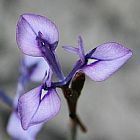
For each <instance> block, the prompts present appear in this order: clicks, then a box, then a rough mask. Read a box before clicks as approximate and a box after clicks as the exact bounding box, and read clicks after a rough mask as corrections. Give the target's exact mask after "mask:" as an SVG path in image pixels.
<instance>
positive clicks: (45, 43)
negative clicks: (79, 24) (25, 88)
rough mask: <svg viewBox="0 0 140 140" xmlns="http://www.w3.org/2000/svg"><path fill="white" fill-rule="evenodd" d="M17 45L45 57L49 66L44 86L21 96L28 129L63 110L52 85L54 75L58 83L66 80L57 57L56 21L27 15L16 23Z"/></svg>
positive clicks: (20, 106)
mask: <svg viewBox="0 0 140 140" xmlns="http://www.w3.org/2000/svg"><path fill="white" fill-rule="evenodd" d="M16 35H17V43H18V46H19V48H20V49H21V50H22V51H23V53H25V54H27V55H32V56H36V57H44V58H45V60H46V61H47V62H48V64H49V66H50V67H49V68H47V73H46V75H45V78H44V80H43V83H42V84H41V85H40V86H38V87H37V88H35V89H33V90H31V91H29V92H28V93H26V94H24V95H23V96H21V97H20V99H19V103H18V112H19V115H20V118H21V124H22V127H23V128H24V129H28V127H29V126H32V125H34V124H37V123H41V122H44V121H47V120H49V119H51V118H52V117H54V116H55V115H56V114H57V113H58V111H59V109H60V98H59V97H58V95H57V93H56V90H55V88H50V89H48V90H45V89H44V85H47V87H50V86H51V77H52V74H53V72H54V73H55V74H56V76H57V77H58V79H59V80H64V76H63V73H62V71H61V68H60V64H59V61H58V60H57V56H56V54H55V49H56V47H57V44H58V30H57V28H56V26H55V24H54V23H53V22H51V21H50V20H49V19H47V18H46V17H43V16H39V15H33V14H24V15H22V16H21V17H20V19H19V21H18V24H17V34H16Z"/></svg>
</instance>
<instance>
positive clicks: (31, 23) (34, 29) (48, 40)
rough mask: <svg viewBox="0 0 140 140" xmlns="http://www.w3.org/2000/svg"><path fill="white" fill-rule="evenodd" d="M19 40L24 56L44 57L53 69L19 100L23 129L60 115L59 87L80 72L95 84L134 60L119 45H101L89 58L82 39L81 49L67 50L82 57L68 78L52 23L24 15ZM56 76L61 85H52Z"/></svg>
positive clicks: (130, 54) (111, 43) (20, 23)
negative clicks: (63, 69) (59, 55)
mask: <svg viewBox="0 0 140 140" xmlns="http://www.w3.org/2000/svg"><path fill="white" fill-rule="evenodd" d="M16 38H17V44H18V46H19V48H20V49H21V51H22V52H23V53H25V54H27V55H31V56H34V57H43V58H44V59H45V60H46V61H47V63H48V65H49V67H46V70H47V72H46V73H45V76H44V79H43V81H42V84H41V85H40V86H38V87H36V88H34V89H32V90H31V91H29V92H27V93H25V94H24V95H22V96H21V97H20V98H19V102H18V113H19V116H20V119H21V124H22V127H23V129H28V128H29V127H30V126H33V125H35V124H38V123H42V122H46V121H48V120H50V119H52V118H53V117H54V116H55V115H56V114H57V113H58V112H59V110H60V106H61V103H60V98H59V96H58V94H57V92H56V87H63V86H65V85H66V84H68V83H69V82H70V81H71V79H72V78H73V76H74V75H75V73H76V72H77V71H83V72H84V73H85V74H86V75H87V76H89V77H90V78H91V79H92V80H95V81H103V80H105V79H107V78H108V77H109V76H110V75H112V74H113V73H114V72H115V71H116V70H118V69H119V68H120V67H121V66H122V65H123V64H124V63H125V62H126V61H127V60H128V59H129V58H130V57H131V56H132V52H131V50H129V49H128V48H125V47H123V46H122V45H121V44H118V43H115V42H109V43H105V44H103V45H100V46H98V47H96V48H95V49H93V50H91V51H90V52H89V53H87V54H85V52H84V45H83V41H82V38H81V37H79V38H78V47H71V46H65V47H63V48H64V49H65V50H67V51H69V52H71V53H75V54H77V55H78V56H79V57H80V59H79V60H78V61H77V62H76V63H75V66H74V68H73V69H72V71H71V72H70V73H69V74H68V76H67V77H66V78H65V77H64V75H63V72H62V70H61V67H60V64H59V60H58V58H57V56H56V52H55V50H56V47H57V44H58V40H59V37H58V29H57V27H56V26H55V24H54V23H53V22H52V21H50V20H49V19H48V18H46V17H43V16H39V15H34V14H24V15H22V16H21V17H20V19H19V21H18V24H17V33H16ZM90 61H91V62H90ZM53 73H55V75H56V76H57V78H58V80H59V81H58V82H52V75H53ZM38 75H39V72H38Z"/></svg>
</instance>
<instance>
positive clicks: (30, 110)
mask: <svg viewBox="0 0 140 140" xmlns="http://www.w3.org/2000/svg"><path fill="white" fill-rule="evenodd" d="M41 88H42V87H41V86H39V87H37V88H34V89H32V90H31V91H29V92H27V93H25V94H24V95H22V96H21V97H20V98H19V101H18V113H19V116H20V119H21V125H22V127H23V129H25V130H26V129H27V128H28V127H29V125H30V121H31V119H32V117H33V116H34V114H35V113H36V111H37V109H38V107H39V104H40V92H41Z"/></svg>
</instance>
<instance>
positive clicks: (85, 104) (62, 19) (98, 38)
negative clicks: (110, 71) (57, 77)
mask: <svg viewBox="0 0 140 140" xmlns="http://www.w3.org/2000/svg"><path fill="white" fill-rule="evenodd" d="M28 12H32V13H37V14H41V15H44V16H47V17H49V18H50V19H51V20H53V21H55V23H56V24H57V25H58V28H59V30H60V42H59V48H58V49H57V54H58V56H59V59H60V61H61V63H62V67H63V71H64V72H65V74H66V73H67V72H68V71H70V69H71V68H72V67H71V66H72V64H73V63H74V61H75V59H76V57H75V56H74V55H73V57H72V56H71V55H68V54H67V53H66V52H64V51H63V49H62V48H61V46H62V45H66V44H68V45H69V44H70V45H75V44H76V43H77V42H76V41H77V40H76V39H77V36H78V35H79V34H80V35H82V37H83V39H84V44H85V49H86V51H88V50H90V49H92V48H94V47H96V46H97V45H99V44H102V43H104V42H108V41H116V42H120V43H122V44H124V45H125V46H126V47H128V48H131V49H132V50H133V53H134V55H133V58H132V59H131V60H129V62H128V63H127V64H126V65H124V66H123V67H122V68H121V69H120V70H119V71H118V72H117V73H116V74H115V75H113V76H112V77H111V78H109V79H108V80H107V81H104V82H98V83H96V82H93V81H91V80H90V79H88V78H87V80H86V83H85V86H84V89H83V92H82V95H81V97H80V100H79V104H78V113H79V115H80V116H81V118H82V120H83V121H84V122H85V124H86V125H87V127H88V132H87V133H86V134H83V133H81V132H80V131H78V140H139V139H140V1H138V0H127V1H126V0H39V1H38V0H0V88H2V89H4V90H5V91H6V92H7V94H8V95H9V96H10V97H11V98H14V95H15V92H16V84H17V78H18V76H19V73H18V64H19V57H20V51H19V49H18V48H17V44H16V40H15V29H16V23H17V20H18V17H19V15H21V14H23V13H28ZM60 96H61V99H62V107H61V111H60V113H59V114H58V116H57V117H55V118H54V119H53V120H51V121H49V122H48V123H47V124H46V125H45V126H44V127H43V129H42V131H41V132H40V133H39V135H38V138H37V139H38V140H47V139H48V140H58V139H59V140H65V139H66V136H67V133H68V124H69V123H68V120H69V119H68V112H67V106H66V103H65V100H64V98H63V96H62V95H61V92H60ZM9 114H10V109H9V107H8V106H6V105H5V104H4V103H2V102H0V140H10V138H9V136H8V135H7V133H6V124H7V120H8V117H9Z"/></svg>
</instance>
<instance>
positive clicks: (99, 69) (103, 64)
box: [82, 51, 132, 81]
mask: <svg viewBox="0 0 140 140" xmlns="http://www.w3.org/2000/svg"><path fill="white" fill-rule="evenodd" d="M131 56H132V52H131V51H129V52H128V53H127V54H126V55H124V56H123V57H120V58H118V59H114V60H110V61H96V62H94V63H91V64H90V65H86V66H84V67H83V68H82V70H83V71H84V72H85V74H86V75H87V76H89V77H90V78H91V79H92V80H94V81H103V80H106V79H107V78H108V77H109V76H111V75H112V74H113V73H114V72H115V71H117V70H118V69H119V68H120V67H121V66H122V65H123V64H124V63H125V62H126V61H127V60H128V59H129V58H130V57H131Z"/></svg>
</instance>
